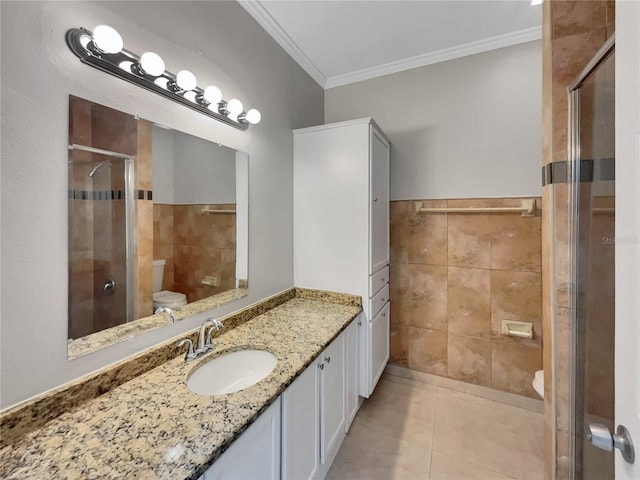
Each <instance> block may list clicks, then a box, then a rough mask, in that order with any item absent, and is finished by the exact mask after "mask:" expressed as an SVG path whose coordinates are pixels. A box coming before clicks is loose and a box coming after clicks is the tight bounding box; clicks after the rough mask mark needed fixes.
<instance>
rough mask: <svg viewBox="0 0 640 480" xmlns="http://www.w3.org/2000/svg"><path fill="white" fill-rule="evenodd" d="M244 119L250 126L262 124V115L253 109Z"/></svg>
mask: <svg viewBox="0 0 640 480" xmlns="http://www.w3.org/2000/svg"><path fill="white" fill-rule="evenodd" d="M244 119H245V120H246V121H247V122H249V123H250V124H252V125H255V124H256V123H260V120H262V115H261V114H260V112H259V111H258V110H256V109H255V108H252V109H250V110H249V111H248V112H247V114H246V115H245V117H244Z"/></svg>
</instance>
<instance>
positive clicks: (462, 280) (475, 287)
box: [447, 267, 491, 338]
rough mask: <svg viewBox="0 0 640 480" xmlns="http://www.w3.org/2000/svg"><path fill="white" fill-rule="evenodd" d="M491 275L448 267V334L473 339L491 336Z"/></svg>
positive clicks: (489, 273)
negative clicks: (461, 335)
mask: <svg viewBox="0 0 640 480" xmlns="http://www.w3.org/2000/svg"><path fill="white" fill-rule="evenodd" d="M490 286H491V272H490V271H489V270H481V269H477V268H462V267H449V284H448V300H447V301H448V312H449V313H448V327H449V332H453V333H458V334H464V335H469V336H473V337H483V338H489V337H490V335H491V302H490V298H491V287H490Z"/></svg>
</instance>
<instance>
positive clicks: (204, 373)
mask: <svg viewBox="0 0 640 480" xmlns="http://www.w3.org/2000/svg"><path fill="white" fill-rule="evenodd" d="M276 363H277V359H276V357H275V356H274V355H273V354H271V353H269V352H265V351H264V350H240V351H238V352H232V353H227V354H225V355H222V356H221V357H218V358H216V359H215V360H212V361H210V362H207V363H205V364H204V365H202V366H201V367H199V368H198V369H197V370H196V371H195V372H193V373H192V374H191V376H190V377H189V378H188V380H187V387H189V389H190V390H191V391H192V392H194V393H197V394H199V395H223V394H225V393H233V392H237V391H239V390H242V389H244V388H247V387H250V386H251V385H254V384H256V383H258V382H259V381H260V380H262V379H263V378H264V377H266V376H267V375H269V374H270V373H271V372H272V371H273V369H274V368H275V367H276Z"/></svg>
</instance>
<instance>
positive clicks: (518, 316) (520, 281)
mask: <svg viewBox="0 0 640 480" xmlns="http://www.w3.org/2000/svg"><path fill="white" fill-rule="evenodd" d="M541 282H542V276H541V274H540V273H538V272H509V271H505V270H492V271H491V336H492V337H493V338H497V339H500V340H503V341H516V338H515V337H509V336H504V335H502V321H503V320H517V321H520V322H530V323H532V324H533V332H534V342H535V343H537V344H541V341H542V285H541ZM517 340H520V341H521V340H522V339H517Z"/></svg>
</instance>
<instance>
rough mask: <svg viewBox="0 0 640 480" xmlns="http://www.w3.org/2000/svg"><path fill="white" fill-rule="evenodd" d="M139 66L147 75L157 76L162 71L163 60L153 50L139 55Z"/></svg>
mask: <svg viewBox="0 0 640 480" xmlns="http://www.w3.org/2000/svg"><path fill="white" fill-rule="evenodd" d="M140 68H141V69H142V71H143V72H144V73H146V74H147V75H152V76H154V77H158V76H160V75H162V74H163V73H164V68H165V67H164V60H162V58H160V55H158V54H157V53H153V52H145V53H143V54H142V56H141V57H140Z"/></svg>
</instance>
